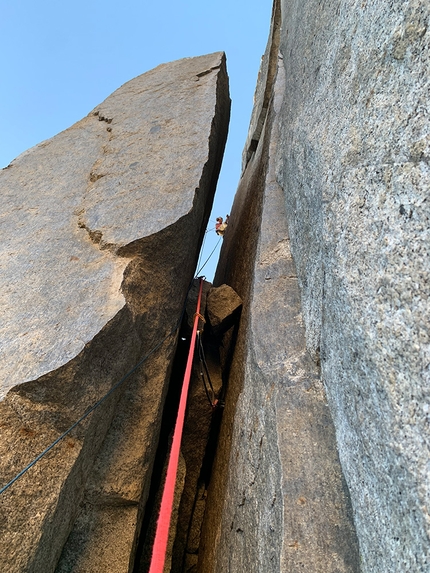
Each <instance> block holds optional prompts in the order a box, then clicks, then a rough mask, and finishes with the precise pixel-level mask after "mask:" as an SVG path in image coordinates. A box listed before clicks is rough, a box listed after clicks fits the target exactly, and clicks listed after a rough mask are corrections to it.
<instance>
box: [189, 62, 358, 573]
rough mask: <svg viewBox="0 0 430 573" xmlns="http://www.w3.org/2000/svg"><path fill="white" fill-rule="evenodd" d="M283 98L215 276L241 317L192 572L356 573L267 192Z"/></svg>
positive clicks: (253, 162)
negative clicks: (233, 295) (236, 299)
mask: <svg viewBox="0 0 430 573" xmlns="http://www.w3.org/2000/svg"><path fill="white" fill-rule="evenodd" d="M275 64H276V66H278V57H277V53H276V54H275ZM281 65H282V64H281ZM272 87H273V86H271V89H272ZM284 89H285V78H284V74H283V70H282V68H281V69H280V70H279V72H278V74H277V79H276V85H275V93H276V97H275V101H274V102H272V104H271V107H270V109H269V110H268V114H267V116H266V118H265V122H264V128H263V130H262V133H261V137H260V139H259V142H258V147H257V149H256V151H255V153H253V155H252V157H250V159H249V161H248V163H247V167H246V170H245V172H244V174H243V177H242V180H241V183H240V185H239V189H238V192H237V194H236V198H235V203H234V205H233V209H232V211H231V216H230V221H229V233H228V235H227V234H226V237H225V239H224V244H223V248H222V252H221V259H220V265H219V266H218V269H217V274H216V277H215V283H216V284H220V283H223V282H226V283H227V284H228V285H230V286H231V287H233V288H234V289H235V290H236V291H237V293H238V294H239V295H240V297H241V299H242V300H243V311H242V316H241V322H240V327H239V332H238V338H237V343H236V349H235V353H234V358H233V363H232V365H231V369H230V376H229V379H228V388H227V393H226V398H225V411H224V415H223V421H222V428H221V434H220V438H219V446H218V451H217V456H216V459H215V463H214V469H213V475H212V478H211V482H210V486H209V492H208V500H207V504H206V514H205V522H204V526H203V532H202V543H201V548H200V552H199V564H198V571H200V572H204V573H206V572H208V573H209V572H217V573H218V572H219V573H221V572H226V571H229V572H233V571H234V572H236V571H265V572H273V573H279V572H280V571H285V572H288V573H295V572H299V571H313V572H315V573H316V572H320V573H327V572H332V573H339V572H340V571H342V572H345V573H357V572H358V571H359V570H360V569H359V557H358V543H357V539H356V535H355V531H354V526H353V522H352V512H351V507H350V503H349V497H348V492H347V488H346V486H345V484H344V481H343V476H342V470H341V466H340V463H339V457H338V453H337V449H336V439H335V431H334V425H333V422H332V419H331V416H330V412H329V409H328V405H327V401H326V399H325V394H324V389H323V386H322V383H321V379H320V376H319V371H318V368H317V366H316V365H315V364H314V363H313V362H312V360H311V358H310V356H309V354H308V352H307V350H306V340H305V330H304V324H303V319H302V315H301V308H300V307H301V304H300V292H299V287H298V281H297V276H296V271H295V266H294V262H293V260H292V257H291V252H290V240H289V235H288V227H287V222H286V217H285V203H284V195H283V192H282V189H281V188H280V186H279V185H278V184H277V182H276V169H275V167H276V163H275V159H276V152H277V150H278V146H279V143H280V139H279V127H278V125H279V118H280V116H279V114H280V108H281V103H282V94H283V92H284ZM262 91H264V90H262ZM209 296H210V295H209ZM208 303H209V297H208Z"/></svg>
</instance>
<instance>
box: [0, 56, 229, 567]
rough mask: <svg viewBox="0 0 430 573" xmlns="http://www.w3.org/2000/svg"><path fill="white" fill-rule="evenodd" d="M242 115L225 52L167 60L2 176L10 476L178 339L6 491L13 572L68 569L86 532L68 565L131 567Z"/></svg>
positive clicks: (5, 533)
mask: <svg viewBox="0 0 430 573" xmlns="http://www.w3.org/2000/svg"><path fill="white" fill-rule="evenodd" d="M229 109H230V100H229V96H228V79H227V75H226V69H225V58H224V55H223V54H222V53H215V54H211V55H208V56H202V57H198V58H189V59H184V60H179V61H177V62H173V63H170V64H164V65H162V66H159V67H158V68H156V69H154V70H152V71H150V72H148V73H146V74H144V75H142V76H140V77H138V78H135V79H134V80H132V81H130V82H128V83H127V84H125V85H124V86H122V87H121V88H120V89H119V90H117V91H116V92H115V93H114V94H112V95H111V96H110V97H109V98H108V99H107V100H106V101H105V102H103V103H102V104H101V105H99V106H98V107H97V108H96V109H95V110H94V111H93V112H91V113H90V114H89V115H88V116H87V117H86V118H84V119H83V120H82V121H80V122H78V123H77V124H75V125H74V126H72V127H71V128H70V129H68V130H66V131H64V132H62V133H60V134H59V135H57V136H56V137H54V138H52V139H50V140H48V141H45V142H43V143H41V144H40V145H38V146H36V147H35V148H33V149H31V150H29V151H27V152H26V153H24V154H22V155H21V156H20V157H19V158H17V159H16V160H15V161H13V162H12V163H11V165H10V166H8V167H7V168H6V169H4V170H3V171H2V172H1V173H0V185H1V188H2V204H1V216H0V225H1V229H2V237H5V240H3V241H2V242H1V245H0V249H1V258H0V260H1V263H2V273H1V278H0V283H1V287H2V288H1V289H0V297H1V302H0V304H1V306H2V312H3V316H2V322H1V325H0V340H1V349H0V352H1V360H0V364H1V366H0V386H1V389H2V390H1V391H2V396H3V397H4V399H3V401H2V402H1V403H0V420H1V422H0V437H1V440H0V460H1V463H0V484H1V485H3V484H5V483H7V482H8V480H10V479H11V478H12V477H13V476H14V475H16V474H17V473H18V471H20V470H21V469H22V468H23V467H24V466H25V465H26V464H27V463H28V462H30V461H31V460H32V459H33V458H34V457H35V456H36V455H37V454H38V453H39V452H41V451H42V450H43V449H44V448H45V447H46V446H48V445H49V444H50V443H51V442H52V441H53V440H54V439H55V438H57V437H58V436H59V435H60V434H61V433H62V432H63V431H64V430H66V429H67V428H68V427H69V426H71V425H72V423H73V422H75V421H76V420H77V419H78V418H79V417H80V416H81V415H82V414H83V413H84V412H85V411H86V410H87V409H88V408H89V406H91V405H92V404H94V403H95V402H96V401H97V400H98V399H99V398H100V397H101V396H103V395H104V394H105V393H106V392H107V391H108V390H109V389H110V388H112V386H113V385H114V384H115V383H116V382H118V380H120V379H121V377H122V376H123V375H124V374H125V373H126V372H128V371H129V370H130V369H131V368H132V367H133V366H134V365H135V364H136V363H137V362H138V360H140V359H141V358H142V357H143V356H145V355H146V354H147V353H148V352H149V351H151V350H152V349H154V347H156V345H157V344H159V343H160V342H161V341H162V340H163V338H164V337H166V339H165V342H164V343H163V344H162V345H161V346H160V347H159V348H158V350H157V351H156V352H155V353H154V354H153V355H151V357H150V359H148V360H147V361H146V362H145V365H144V367H142V368H141V369H140V370H139V371H138V372H136V374H134V375H133V377H132V378H130V379H129V380H128V381H127V383H125V384H124V385H123V386H121V388H120V389H118V390H116V391H115V392H114V393H113V394H111V395H110V397H109V398H108V399H107V400H106V401H105V402H103V404H102V405H101V406H100V407H99V408H98V409H97V410H95V411H94V413H93V414H91V415H90V416H89V417H88V418H87V419H86V420H85V421H84V422H83V423H82V424H80V425H79V426H78V427H77V428H76V429H75V430H74V431H73V432H72V433H71V434H70V435H69V436H68V437H67V438H66V439H65V440H63V441H62V442H61V443H60V444H58V446H56V448H54V449H53V450H52V451H51V452H50V453H49V454H48V455H46V456H45V457H44V458H43V459H42V460H41V461H40V462H39V463H37V464H36V465H35V466H34V467H33V468H32V469H31V470H30V471H29V472H27V473H26V474H25V475H24V476H23V477H22V478H21V479H20V480H19V481H17V482H16V483H15V484H14V485H13V486H12V487H11V488H9V489H8V490H7V491H6V492H5V493H3V494H2V495H1V499H0V504H1V505H0V555H1V556H2V557H1V560H0V571H1V572H2V573H3V572H4V573H18V572H20V573H24V572H25V573H50V572H52V571H54V569H55V567H56V564H57V562H58V559H59V557H60V554H61V551H62V549H63V546H64V544H65V542H66V539H67V537H68V535H69V533H70V532H72V535H71V536H70V539H69V542H68V544H67V545H66V547H65V548H64V553H63V558H62V562H61V563H60V564H59V569H58V571H64V570H67V571H68V572H69V573H71V572H72V571H73V572H76V573H77V572H78V571H92V572H93V573H94V572H97V571H106V570H107V569H109V571H111V572H118V573H119V572H121V573H122V572H128V571H129V569H130V567H132V562H133V552H134V549H135V546H136V543H137V536H138V533H139V529H140V522H141V520H142V515H143V511H144V506H145V501H146V496H147V495H148V491H149V480H150V475H151V468H152V464H153V461H154V455H155V449H156V447H157V442H158V434H159V429H160V423H161V413H162V408H163V403H164V398H165V394H166V390H167V383H168V378H169V374H170V367H171V360H172V357H173V353H174V349H175V338H176V337H175V336H172V335H170V336H169V333H171V332H172V331H174V329H175V325H176V324H177V322H178V320H179V317H180V315H181V309H182V306H183V304H184V300H185V298H186V293H187V290H188V286H189V283H190V280H191V278H192V276H193V272H194V269H195V265H196V262H197V257H198V251H199V246H200V243H201V240H202V237H203V234H204V230H205V228H206V224H207V219H208V217H209V213H210V209H211V204H212V198H213V193H214V191H215V186H216V181H217V177H218V172H219V168H220V164H221V159H222V154H223V150H224V145H225V140H226V135H227V127H228V119H229ZM114 414H115V416H114ZM112 419H113V423H112V424H111V421H112ZM114 540H116V542H117V545H116V548H114V547H112V542H113V541H114Z"/></svg>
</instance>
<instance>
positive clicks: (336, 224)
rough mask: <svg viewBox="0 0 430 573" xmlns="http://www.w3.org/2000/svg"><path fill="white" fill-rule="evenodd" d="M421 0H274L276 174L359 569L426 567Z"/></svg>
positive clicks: (425, 20)
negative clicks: (280, 96) (279, 92)
mask: <svg viewBox="0 0 430 573" xmlns="http://www.w3.org/2000/svg"><path fill="white" fill-rule="evenodd" d="M429 34H430V32H429V3H428V2H427V1H421V0H409V1H403V0H393V1H391V2H387V3H384V2H377V1H364V2H363V1H361V0H360V1H353V2H324V3H321V2H318V1H316V0H315V1H314V0H307V1H305V2H299V1H297V0H294V1H292V2H286V1H283V2H282V32H281V53H282V55H283V61H284V67H285V73H286V77H287V85H286V90H285V97H284V104H283V110H282V127H281V132H282V144H281V148H280V152H279V157H278V162H279V167H278V180H279V182H280V184H281V185H282V187H283V189H284V191H285V194H286V205H287V219H288V225H289V229H290V236H291V243H292V252H293V256H294V260H295V263H296V266H297V272H298V277H299V282H300V287H301V291H302V303H303V317H304V322H305V326H306V336H307V344H308V348H309V351H310V352H311V354H312V355H313V356H314V358H315V359H316V360H318V359H319V358H320V359H321V367H322V376H323V380H324V384H325V387H326V390H327V396H328V400H329V405H330V409H331V412H332V415H333V417H334V422H335V426H336V433H337V439H338V446H339V452H340V459H341V462H342V465H343V469H344V472H345V477H346V480H347V482H348V486H349V488H350V492H351V498H352V503H353V508H354V517H355V523H356V527H357V533H358V536H359V541H360V551H361V557H362V568H363V571H365V572H366V573H367V572H372V573H374V572H375V573H376V572H378V573H379V572H381V571H383V572H388V571H390V572H396V573H400V572H401V573H405V572H407V571H408V572H409V571H411V572H412V571H413V572H414V573H418V572H424V571H428V570H429V567H430V540H429V538H430V517H429V507H430V474H429V454H430V448H429V445H430V431H429V411H430V410H429V409H430V405H429V403H430V400H429V398H430V395H429V394H430V385H429V381H430V378H429V373H430V370H429V363H430V345H429V342H430V339H429V330H428V324H429V302H428V301H429V287H430V280H429V278H430V277H429V270H430V268H429V267H430V264H429V261H430V258H429V244H430V242H429V238H430V236H429V216H430V205H429V199H428V197H429V183H430V173H429V141H430V139H429V137H430V135H429V132H430V127H429V120H428V102H429V93H430V92H429V64H430V62H429V39H430V35H429Z"/></svg>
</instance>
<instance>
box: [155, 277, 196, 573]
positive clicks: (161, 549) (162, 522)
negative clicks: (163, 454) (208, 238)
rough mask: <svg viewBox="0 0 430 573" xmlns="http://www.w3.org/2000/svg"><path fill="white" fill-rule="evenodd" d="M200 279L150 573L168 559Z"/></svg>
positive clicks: (160, 571) (194, 342)
mask: <svg viewBox="0 0 430 573" xmlns="http://www.w3.org/2000/svg"><path fill="white" fill-rule="evenodd" d="M199 281H200V287H199V294H198V298H197V307H196V312H195V314H194V322H193V331H192V334H191V342H190V350H189V353H188V359H187V365H186V368H185V374H184V381H183V384H182V390H181V398H180V401H179V408H178V414H177V417H176V423H175V429H174V432H173V441H172V447H171V450H170V455H169V463H168V466H167V474H166V481H165V484H164V490H163V496H162V498H161V506H160V513H159V515H158V521H157V529H156V532H155V539H154V545H153V547H152V558H151V565H150V568H149V573H163V570H164V562H165V560H166V551H167V542H168V539H169V528H170V520H171V517H172V509H173V500H174V496H175V484H176V474H177V471H178V463H179V453H180V448H181V441H182V431H183V428H184V419H185V410H186V406H187V397H188V389H189V386H190V379H191V368H192V365H193V358H194V350H195V346H196V337H197V327H198V324H199V320H200V303H201V299H202V291H203V278H202V277H200V278H199Z"/></svg>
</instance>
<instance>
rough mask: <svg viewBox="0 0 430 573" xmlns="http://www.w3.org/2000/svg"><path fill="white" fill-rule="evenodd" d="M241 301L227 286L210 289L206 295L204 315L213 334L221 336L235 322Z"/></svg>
mask: <svg viewBox="0 0 430 573" xmlns="http://www.w3.org/2000/svg"><path fill="white" fill-rule="evenodd" d="M241 308H242V299H241V298H240V296H239V295H238V294H237V293H236V292H235V291H234V289H232V288H231V286H229V285H221V286H219V287H215V288H212V289H211V290H210V291H209V293H208V300H207V305H206V314H207V317H208V320H209V324H210V326H211V329H212V331H213V333H214V334H217V335H218V334H221V333H222V332H224V331H226V330H228V328H230V327H231V326H232V324H233V323H234V322H235V321H237V318H238V313H239V312H240V310H241Z"/></svg>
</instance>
